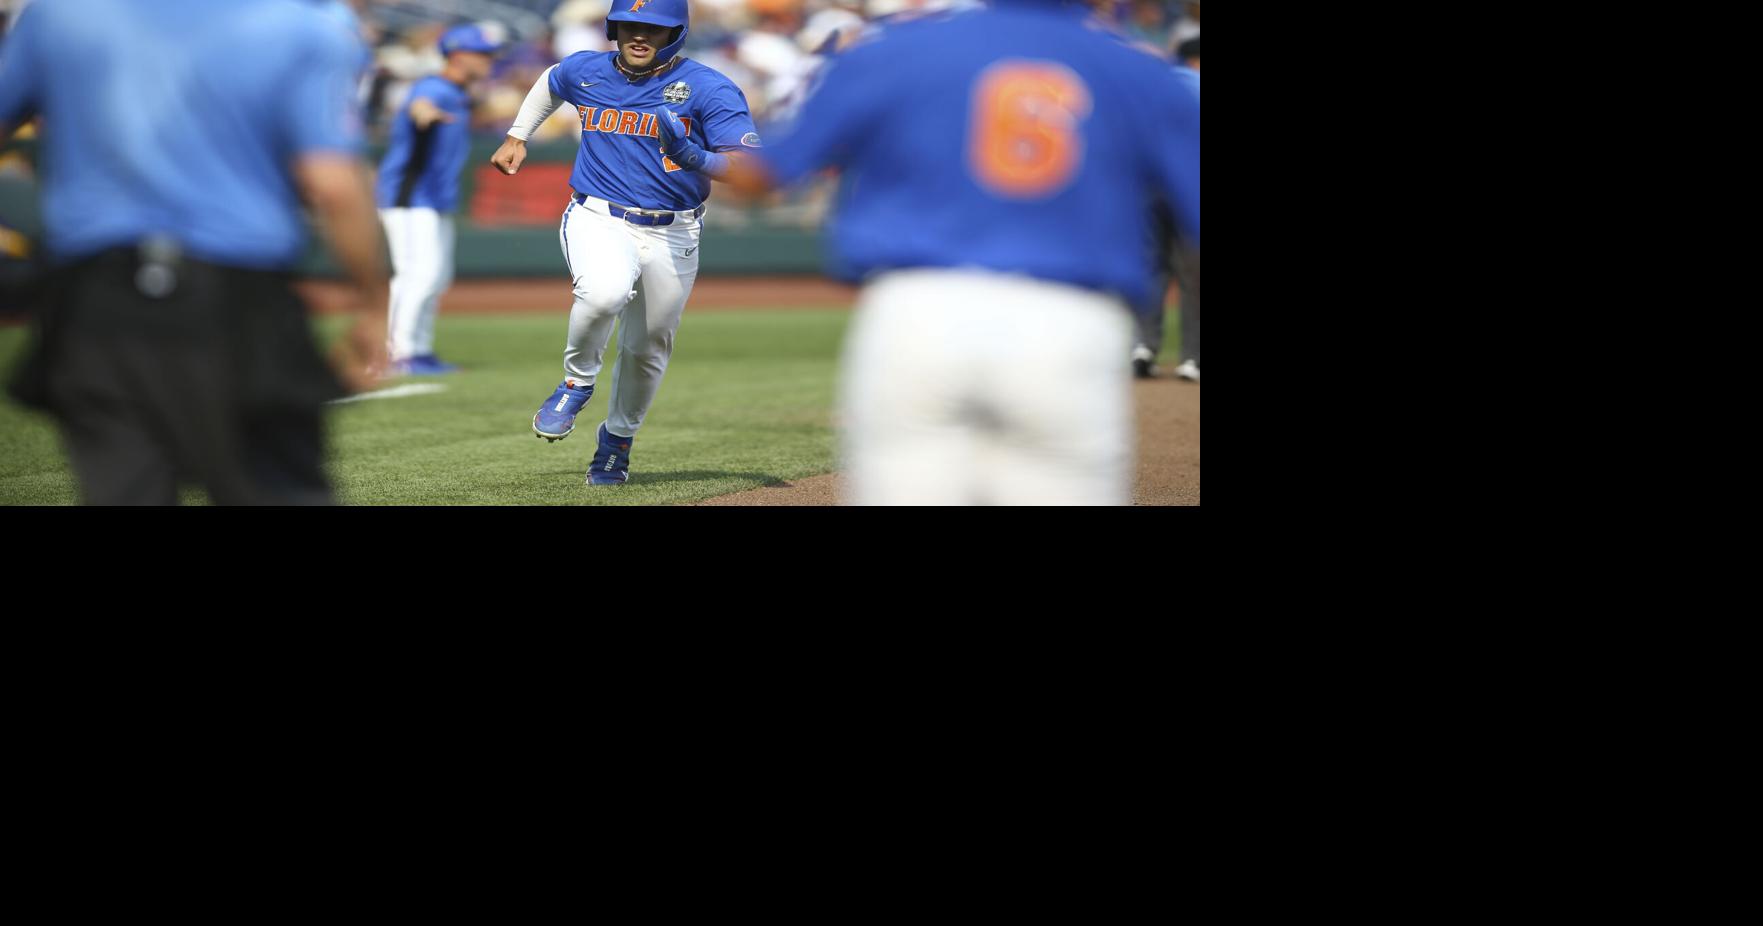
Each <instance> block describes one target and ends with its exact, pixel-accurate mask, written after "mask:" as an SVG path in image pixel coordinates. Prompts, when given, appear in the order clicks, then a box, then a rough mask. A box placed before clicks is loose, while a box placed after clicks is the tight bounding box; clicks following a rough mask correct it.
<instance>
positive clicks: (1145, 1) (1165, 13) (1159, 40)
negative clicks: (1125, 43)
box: [1120, 0, 1174, 48]
mask: <svg viewBox="0 0 1763 926" xmlns="http://www.w3.org/2000/svg"><path fill="white" fill-rule="evenodd" d="M1172 19H1173V17H1171V16H1170V11H1169V7H1168V6H1167V5H1166V4H1164V3H1163V0H1133V3H1132V6H1131V8H1130V9H1128V10H1127V11H1126V17H1125V21H1124V22H1122V23H1121V24H1120V26H1121V31H1123V32H1125V33H1126V34H1127V35H1129V36H1132V37H1133V38H1135V39H1138V40H1139V41H1141V42H1144V43H1146V44H1148V45H1150V46H1152V47H1154V48H1168V47H1169V37H1170V35H1171V26H1173V25H1174V24H1173V22H1172Z"/></svg>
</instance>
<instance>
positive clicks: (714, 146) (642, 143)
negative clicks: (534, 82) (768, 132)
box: [551, 51, 759, 210]
mask: <svg viewBox="0 0 1763 926" xmlns="http://www.w3.org/2000/svg"><path fill="white" fill-rule="evenodd" d="M617 57H618V53H617V52H615V51H614V52H586V51H584V52H577V53H576V54H573V55H570V56H569V57H568V58H565V59H563V62H562V63H561V64H559V65H558V66H557V67H556V68H555V69H554V70H552V71H551V93H552V94H553V95H555V96H557V97H559V98H561V99H563V100H565V101H567V102H569V103H570V104H572V105H574V106H575V107H576V113H577V115H578V116H579V118H580V119H581V124H582V143H581V150H580V151H578V152H577V153H576V158H575V170H574V172H573V173H572V174H571V175H570V178H569V183H570V186H572V187H574V188H575V191H576V192H578V193H585V194H587V195H589V196H594V197H598V198H600V199H604V200H607V201H609V202H613V203H616V204H618V205H621V206H634V207H636V208H639V209H671V210H684V209H693V208H696V207H697V206H698V205H699V204H701V203H703V202H704V200H706V199H708V198H709V197H710V178H709V177H707V176H704V175H703V174H701V173H693V172H691V171H686V170H682V169H680V168H679V166H678V165H675V164H674V163H673V162H672V161H669V160H668V159H667V158H666V156H664V155H663V154H662V153H661V144H660V135H659V133H658V132H657V130H656V128H655V120H656V116H657V114H658V113H659V112H660V111H661V110H662V108H663V107H665V108H667V109H670V110H672V111H673V112H674V113H676V114H677V115H678V116H679V117H680V119H681V120H682V121H684V122H685V123H686V126H687V128H688V129H689V130H690V131H689V135H690V137H692V138H694V139H696V140H697V141H698V143H699V144H701V145H703V146H704V147H705V148H706V149H708V150H711V151H727V150H730V149H733V148H742V147H745V148H748V149H756V148H758V146H759V135H758V132H757V130H756V129H755V127H754V125H753V117H752V116H751V115H749V114H748V112H747V97H746V95H745V94H743V93H741V89H740V88H739V87H737V86H735V84H734V82H732V81H730V80H729V79H728V78H726V77H724V76H722V75H721V74H720V73H717V72H716V71H715V70H713V69H711V68H708V67H705V66H704V65H702V64H699V63H697V62H696V61H692V60H691V59H689V58H680V59H678V63H677V64H675V65H673V66H671V67H664V68H663V69H662V70H661V72H660V73H659V74H656V75H654V76H649V77H643V78H641V79H638V80H636V81H634V82H633V81H632V80H631V79H630V78H629V77H627V76H626V75H625V73H624V72H623V71H621V70H619V67H618V65H617V64H615V63H614V61H615V59H616V58H617Z"/></svg>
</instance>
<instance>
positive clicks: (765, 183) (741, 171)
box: [717, 154, 777, 196]
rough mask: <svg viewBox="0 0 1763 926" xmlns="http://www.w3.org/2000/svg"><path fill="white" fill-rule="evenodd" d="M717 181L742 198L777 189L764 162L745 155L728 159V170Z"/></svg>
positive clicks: (775, 182)
mask: <svg viewBox="0 0 1763 926" xmlns="http://www.w3.org/2000/svg"><path fill="white" fill-rule="evenodd" d="M717 179H718V180H721V181H722V182H723V183H726V184H728V185H729V186H731V187H733V188H734V189H735V191H736V192H738V193H740V194H742V195H744V196H757V195H759V194H760V193H766V192H769V191H771V190H773V189H775V188H776V187H777V181H776V180H775V179H773V177H772V175H771V171H770V170H769V169H768V168H767V167H766V166H765V161H764V160H763V159H761V158H756V157H752V156H749V155H745V154H740V155H735V156H733V157H730V158H729V166H728V170H727V171H725V172H724V174H723V176H721V177H718V178H717Z"/></svg>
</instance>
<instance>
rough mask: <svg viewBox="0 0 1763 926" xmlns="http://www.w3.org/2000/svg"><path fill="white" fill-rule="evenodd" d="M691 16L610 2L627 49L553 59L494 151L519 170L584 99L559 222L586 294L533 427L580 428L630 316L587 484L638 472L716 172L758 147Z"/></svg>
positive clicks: (675, 3) (669, 2) (683, 10)
mask: <svg viewBox="0 0 1763 926" xmlns="http://www.w3.org/2000/svg"><path fill="white" fill-rule="evenodd" d="M687 13H688V11H687V7H686V0H613V2H612V10H611V12H610V13H609V14H608V15H607V17H606V36H607V38H609V39H613V40H614V41H616V42H617V43H618V50H617V51H612V52H579V53H577V54H574V55H570V56H569V57H568V58H565V59H564V60H563V61H562V63H560V64H557V65H555V66H553V67H552V68H550V69H549V70H547V71H546V72H545V73H544V75H543V76H541V77H540V78H539V81H538V82H537V83H536V84H534V85H533V89H532V92H531V93H530V94H528V95H527V98H526V102H525V104H523V105H522V106H521V110H520V114H519V115H518V116H517V117H516V118H515V121H514V125H513V126H512V127H511V128H510V129H509V130H508V139H507V140H506V141H504V142H503V143H502V147H501V148H500V149H498V150H497V151H496V154H495V156H494V157H493V158H492V163H494V164H495V165H496V166H497V167H498V168H500V169H501V170H502V172H503V173H506V174H513V173H514V172H515V171H517V170H519V169H520V165H521V162H522V161H523V160H525V159H526V139H528V138H530V137H531V136H532V133H533V132H534V131H535V130H536V129H537V128H538V126H539V125H540V123H542V122H544V120H545V119H546V118H547V117H548V116H549V115H550V114H551V113H552V112H554V111H555V110H556V109H557V107H559V106H561V105H563V104H564V103H571V104H574V106H575V107H576V110H577V113H578V114H579V116H580V118H581V124H582V141H581V150H580V151H579V152H578V153H577V155H576V159H575V170H574V172H573V173H572V174H571V175H570V181H569V183H570V186H571V187H572V188H573V190H574V195H573V196H572V197H570V200H569V202H568V203H567V204H565V206H564V210H563V217H562V221H561V223H560V226H559V230H558V238H559V240H560V242H561V243H562V246H563V256H564V260H565V263H566V265H567V267H568V269H569V275H570V279H571V281H572V282H573V285H574V290H575V300H574V303H573V304H572V306H571V308H570V313H569V337H568V341H567V343H566V345H565V347H564V351H563V382H561V383H559V384H558V386H557V389H556V390H555V391H553V392H552V393H551V395H550V397H549V398H547V399H546V400H545V402H544V404H542V405H541V406H540V407H539V410H538V412H537V414H535V415H534V416H533V432H534V433H535V434H537V435H538V436H539V437H543V438H547V439H549V440H552V441H557V440H561V439H563V438H565V437H568V436H569V435H570V432H572V431H574V430H575V418H576V416H577V415H578V414H580V413H581V411H582V408H583V407H584V406H586V405H587V404H588V400H589V399H590V398H592V397H593V395H594V387H595V386H596V385H597V384H598V383H599V379H600V367H601V363H602V360H603V358H604V357H605V353H606V346H607V344H608V342H609V341H610V339H611V336H612V327H613V323H614V321H620V320H621V323H620V324H619V339H618V347H619V358H618V362H617V364H615V365H614V367H613V369H612V387H611V395H610V399H609V402H608V409H607V417H606V420H605V422H604V423H602V424H601V425H600V429H599V445H598V447H597V448H596V450H595V453H594V459H593V463H592V465H591V466H590V468H589V470H588V483H589V484H590V485H618V484H621V483H623V482H625V481H626V480H627V479H628V478H629V477H630V447H631V441H632V438H634V437H635V436H636V434H637V431H638V429H640V428H641V427H642V425H643V416H644V415H645V414H647V413H648V411H649V405H650V403H652V402H653V401H654V400H655V392H656V390H657V389H658V388H659V387H660V385H661V377H662V374H664V373H665V372H666V371H667V361H668V358H669V357H670V356H671V355H672V354H673V338H674V332H675V331H676V330H677V329H678V328H679V321H680V313H681V312H682V311H683V310H684V309H685V305H686V300H687V298H689V297H690V296H691V294H692V284H693V282H694V281H696V279H697V277H698V257H699V254H698V241H699V236H700V234H701V231H702V225H701V224H700V223H701V220H702V218H703V216H704V200H705V199H706V198H708V197H709V195H710V180H711V178H713V177H715V178H721V177H725V176H726V175H727V173H728V171H729V170H730V167H731V165H732V164H734V163H737V162H738V160H739V158H740V157H741V155H740V154H739V153H738V152H739V151H740V149H742V148H746V149H756V148H758V147H759V135H758V134H757V132H756V131H755V130H754V126H753V117H752V116H751V115H749V114H748V111H747V99H746V97H745V96H744V95H743V94H742V93H741V91H740V88H739V87H736V86H735V85H734V83H733V82H731V81H730V80H729V79H728V78H727V77H724V76H723V75H721V74H719V73H717V72H716V71H714V70H712V69H711V68H708V67H705V66H704V65H702V64H699V63H697V62H695V61H692V60H690V59H687V58H681V57H679V50H680V48H681V46H683V45H684V44H685V40H686V32H687V28H688V24H687Z"/></svg>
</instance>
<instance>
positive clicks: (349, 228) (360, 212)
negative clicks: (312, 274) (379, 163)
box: [294, 154, 387, 306]
mask: <svg viewBox="0 0 1763 926" xmlns="http://www.w3.org/2000/svg"><path fill="white" fill-rule="evenodd" d="M294 179H295V182H296V183H297V184H298V185H299V188H300V195H301V197H302V198H303V199H305V200H306V203H307V205H308V206H310V207H311V208H312V211H313V213H314V214H315V215H316V216H317V218H318V221H319V226H320V230H321V233H322V234H323V236H324V238H325V240H326V241H327V242H328V243H329V244H330V249H331V253H332V254H333V255H334V256H335V257H336V259H337V263H339V264H341V265H342V267H343V273H344V274H345V275H346V276H347V277H348V278H349V281H350V282H351V283H353V284H355V286H356V287H358V288H359V289H360V290H361V292H362V294H363V296H365V297H366V300H367V303H368V304H369V306H374V305H379V304H380V301H379V296H380V294H382V293H384V292H385V290H386V288H387V273H386V258H385V253H384V250H383V249H382V248H381V241H382V240H383V238H382V234H381V232H380V223H379V213H378V211H377V210H376V209H375V208H374V202H373V193H372V190H371V188H370V187H369V185H368V182H367V170H366V168H365V167H363V166H362V165H361V163H360V162H359V161H357V160H356V159H355V158H354V157H352V156H349V155H344V154H313V155H307V156H305V157H302V158H301V159H300V160H299V161H298V162H297V163H296V164H295V165H294Z"/></svg>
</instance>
